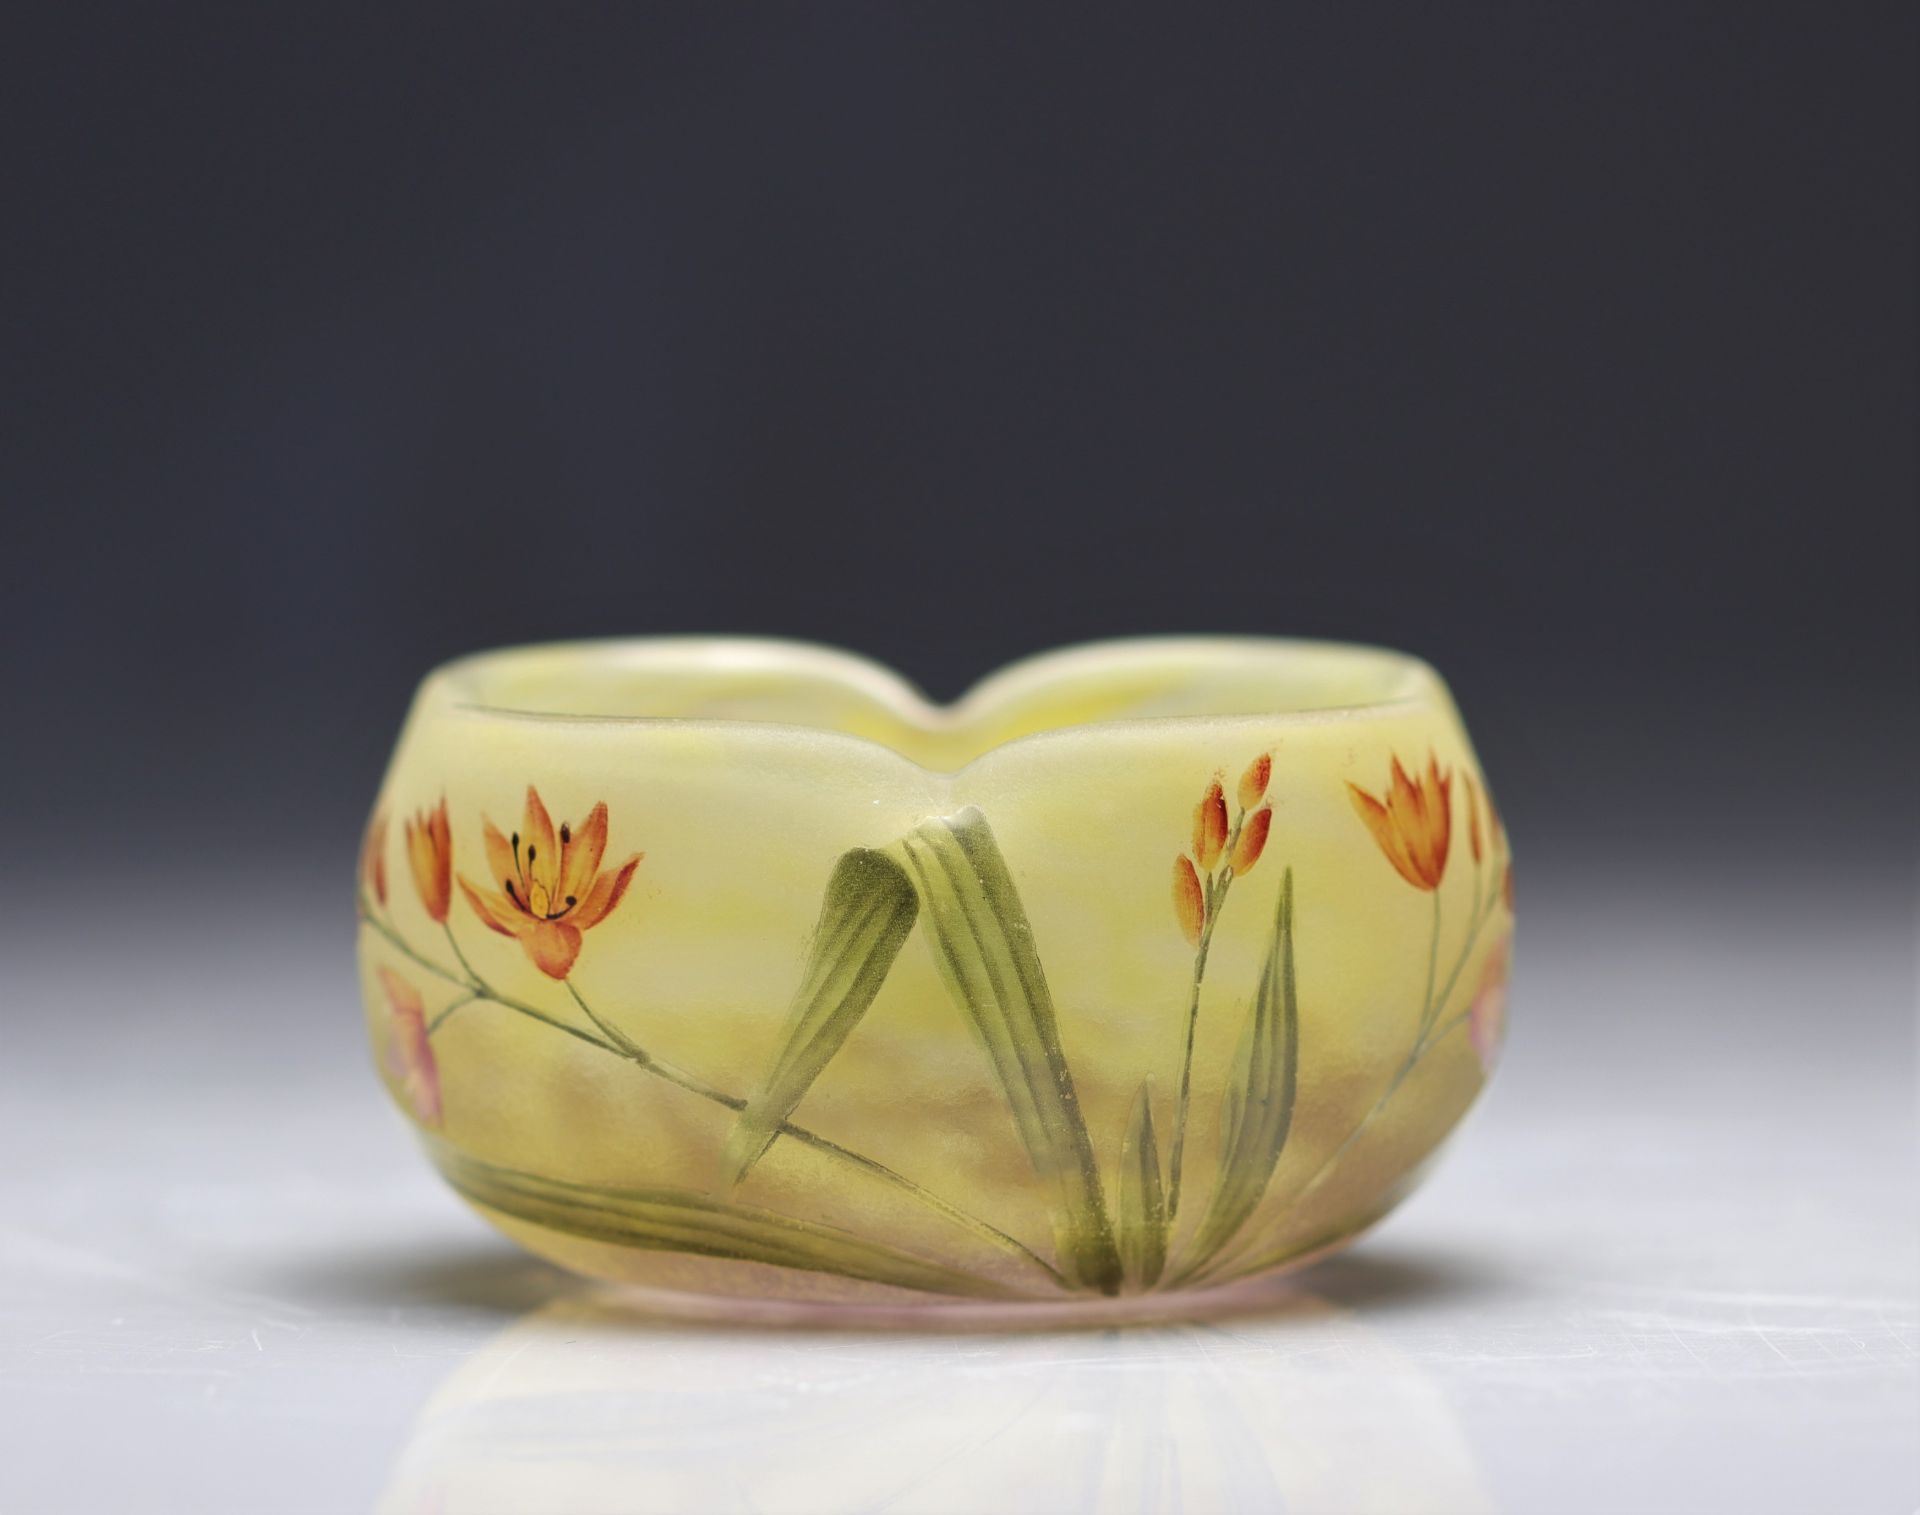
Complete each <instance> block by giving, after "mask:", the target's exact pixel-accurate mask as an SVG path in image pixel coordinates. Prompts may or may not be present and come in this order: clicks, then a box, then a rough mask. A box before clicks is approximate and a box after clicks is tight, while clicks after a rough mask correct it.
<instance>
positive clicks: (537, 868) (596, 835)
mask: <svg viewBox="0 0 1920 1515" xmlns="http://www.w3.org/2000/svg"><path fill="white" fill-rule="evenodd" d="M520 824H521V830H519V831H516V832H514V834H513V836H512V837H511V839H509V838H507V837H504V836H502V835H501V834H500V831H499V828H498V827H496V826H495V825H494V824H493V822H491V821H489V820H487V819H486V818H485V817H482V818H481V831H480V836H481V840H482V842H484V844H485V846H486V855H487V867H488V868H489V870H490V871H491V872H492V874H493V877H494V878H496V879H497V880H499V882H500V888H499V889H498V890H497V891H488V892H486V893H482V892H481V891H480V890H478V889H476V888H474V887H473V885H472V884H470V883H468V882H467V880H466V877H465V875H462V876H461V879H460V892H461V893H462V894H464V895H466V897H467V903H468V904H469V905H471V906H473V913H474V914H475V915H477V916H479V917H480V919H481V920H482V921H483V922H485V923H486V925H487V926H488V927H490V928H491V929H492V930H494V931H497V932H499V933H500V934H501V935H502V936H511V937H515V938H517V939H518V940H519V942H520V945H521V947H522V948H524V949H525V951H526V954H527V956H528V957H529V958H530V959H532V961H533V965H534V966H535V967H536V968H538V969H539V970H540V971H541V972H542V973H544V974H546V975H547V977H548V978H557V979H564V978H565V977H566V976H567V974H568V973H570V972H571V971H572V970H573V960H574V959H575V958H576V957H578V956H579V955H580V933H581V932H583V931H586V930H589V929H590V928H592V927H594V926H597V925H599V924H600V922H602V921H603V920H605V919H606V918H607V917H608V916H609V915H610V914H612V913H613V907H614V906H615V905H618V904H619V903H620V899H621V896H622V895H624V894H625V893H626V892H627V885H628V884H629V883H631V882H632V881H633V870H634V869H636V868H638V867H639V866H640V859H641V858H642V857H643V856H644V855H645V854H643V853H639V852H636V853H634V854H633V856H632V857H630V858H628V859H627V860H626V861H625V862H624V863H622V864H621V865H620V866H619V867H618V868H613V869H608V870H607V871H605V872H600V871H599V869H600V857H601V854H602V853H604V852H605V851H606V849H607V807H606V805H605V804H604V803H602V804H598V805H595V806H594V807H593V809H592V811H591V812H590V813H589V814H588V816H587V819H586V822H585V823H584V824H583V825H582V826H581V827H580V829H579V830H578V831H575V830H573V828H572V827H571V826H567V825H562V826H561V827H560V829H559V831H558V833H557V834H556V833H555V831H554V825H553V818H552V817H551V816H549V815H548V814H547V807H546V806H545V805H543V804H541V803H540V793H539V791H538V790H536V789H535V788H534V787H533V786H532V785H531V784H529V785H528V786H527V810H526V816H525V818H524V819H523V820H522V821H521V823H520Z"/></svg>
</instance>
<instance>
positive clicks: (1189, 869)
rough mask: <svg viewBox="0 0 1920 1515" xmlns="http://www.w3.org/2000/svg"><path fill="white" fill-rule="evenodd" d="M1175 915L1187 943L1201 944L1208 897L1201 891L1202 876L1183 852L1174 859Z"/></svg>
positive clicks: (1205, 921) (1191, 944)
mask: <svg viewBox="0 0 1920 1515" xmlns="http://www.w3.org/2000/svg"><path fill="white" fill-rule="evenodd" d="M1173 917H1174V919H1175V920H1177V921H1178V922H1179V923H1180V934H1181V935H1182V936H1184V937H1185V938H1186V939H1187V945H1188V946H1190V947H1197V946H1199V945H1200V928H1201V927H1203V926H1205V925H1206V923H1207V899H1206V896H1205V895H1204V894H1202V893H1201V892H1200V876H1199V875H1198V874H1197V873H1195V872H1194V871H1193V864H1192V862H1191V861H1190V860H1189V859H1188V857H1187V855H1186V854H1185V853H1184V852H1183V853H1181V854H1180V856H1179V857H1177V858H1175V859H1174V860H1173Z"/></svg>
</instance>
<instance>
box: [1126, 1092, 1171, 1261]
mask: <svg viewBox="0 0 1920 1515" xmlns="http://www.w3.org/2000/svg"><path fill="white" fill-rule="evenodd" d="M1117 1229H1118V1231H1119V1233H1120V1234H1119V1244H1120V1262H1121V1266H1122V1267H1123V1268H1124V1269H1125V1272H1126V1280H1127V1283H1128V1285H1129V1286H1130V1287H1131V1288H1134V1289H1151V1288H1152V1287H1153V1286H1154V1285H1155V1284H1156V1283H1158V1282H1159V1281H1160V1274H1161V1271H1162V1270H1163V1269H1164V1268H1165V1267H1166V1265H1167V1196H1166V1191H1165V1190H1164V1189H1163V1188H1162V1187H1161V1185H1160V1148H1159V1145H1158V1144H1157V1143H1156V1142H1155V1141H1154V1137H1153V1080H1152V1079H1147V1080H1145V1081H1144V1082H1142V1084H1141V1085H1140V1092H1139V1093H1137V1094H1135V1095H1134V1097H1133V1114H1132V1115H1131V1116H1130V1117H1129V1118H1128V1120H1127V1135H1126V1139H1125V1140H1124V1141H1122V1142H1121V1144H1120V1208H1119V1216H1118V1224H1117Z"/></svg>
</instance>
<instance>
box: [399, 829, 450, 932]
mask: <svg viewBox="0 0 1920 1515" xmlns="http://www.w3.org/2000/svg"><path fill="white" fill-rule="evenodd" d="M406 836H407V863H408V865H409V866H410V867H411V868H412V869H413V887H414V888H415V889H417V890H418V891H419V893H420V903H421V904H422V905H424V906H425V907H426V911H427V914H428V915H430V916H432V917H433V919H434V920H436V921H440V922H442V923H444V922H445V921H446V918H447V907H448V906H449V905H451V904H452V903H453V835H452V833H451V832H450V831H449V830H448V828H447V802H446V800H445V799H442V800H441V801H440V803H439V804H438V805H436V806H434V807H433V809H431V810H422V811H419V812H418V813H417V814H415V815H414V816H412V817H411V818H410V819H409V820H408V821H407V822H406Z"/></svg>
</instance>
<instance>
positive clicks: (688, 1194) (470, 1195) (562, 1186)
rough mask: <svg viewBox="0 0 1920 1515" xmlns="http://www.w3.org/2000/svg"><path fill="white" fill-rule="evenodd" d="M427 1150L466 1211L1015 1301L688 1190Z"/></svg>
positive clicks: (871, 1245) (972, 1280) (891, 1252)
mask: <svg viewBox="0 0 1920 1515" xmlns="http://www.w3.org/2000/svg"><path fill="white" fill-rule="evenodd" d="M429 1150H430V1152H431V1154H432V1156H433V1160H434V1163H435V1164H436V1165H437V1166H438V1167H439V1169H440V1171H441V1173H442V1174H444V1175H445V1176H446V1179H447V1182H448V1183H450V1184H452V1185H453V1187H454V1188H455V1189H456V1190H458V1191H459V1192H460V1193H461V1194H462V1195H464V1196H465V1197H466V1198H467V1199H469V1200H471V1201H472V1202H473V1203H474V1204H477V1205H484V1206H485V1207H486V1208H487V1209H489V1210H496V1211H498V1212H499V1213H500V1214H502V1215H510V1216H512V1217H514V1218H515V1219H516V1220H524V1221H529V1222H531V1223H533V1224H534V1225H539V1226H545V1227H547V1228H548V1229H549V1230H553V1231H559V1232H562V1233H564V1234H566V1235H568V1236H578V1237H581V1238H583V1239H585V1240H588V1241H597V1242H606V1243H609V1244H611V1245H613V1246H618V1247H633V1248H637V1249H641V1250H644V1251H651V1252H685V1253H692V1254H695V1255H697V1256H701V1257H718V1258H726V1259H729V1260H732V1261H735V1262H753V1263H767V1264H770V1265H772V1266H774V1267H778V1268H795V1269H799V1270H802V1271H805V1272H809V1273H831V1274H835V1275H837V1276H839V1277H841V1278H855V1279H860V1280H862V1281H864V1282H867V1283H877V1284H890V1285H891V1286H893V1287H894V1288H896V1289H913V1290H917V1291H919V1292H921V1293H926V1294H952V1295H961V1296H967V1297H971V1298H978V1299H1013V1298H1020V1297H1023V1296H1020V1295H1019V1294H1017V1293H1016V1292H1015V1291H1013V1290H1011V1289H1008V1288H1005V1287H1003V1286H1002V1285H999V1284H996V1283H994V1282H993V1281H992V1280H990V1279H984V1278H977V1277H975V1276H973V1275H972V1274H970V1273H964V1272H962V1271H960V1270H959V1269H957V1268H951V1267H948V1266H947V1265H946V1264H944V1263H938V1262H934V1261H931V1260H930V1259H927V1258H923V1257H917V1256H915V1255H914V1254H912V1253H910V1252H903V1251H900V1250H899V1249H898V1248H895V1247H889V1246H885V1245H882V1244H881V1243H879V1242H874V1241H868V1240H867V1239H865V1238H864V1237H860V1236H856V1235H855V1234H854V1233H852V1232H851V1231H843V1230H841V1229H840V1228H839V1227H837V1226H827V1225H822V1224H819V1223H818V1222H815V1221H804V1220H795V1219H793V1218H791V1217H789V1216H785V1215H776V1214H775V1213H773V1212H772V1211H770V1210H761V1209H757V1208H755V1207H753V1206H749V1205H741V1204H735V1203H732V1202H730V1201H727V1200H719V1199H714V1198H712V1197H711V1196H709V1195H705V1194H700V1193H697V1192H695V1191H693V1190H690V1189H672V1188H611V1187H607V1186H604V1185H600V1184H581V1183H571V1182H568V1181H566V1180H564V1179H557V1178H543V1177H541V1176H540V1175H538V1174H535V1173H527V1172H523V1171H521V1170H520V1169H517V1168H505V1167H500V1166H498V1165H496V1164H494V1163H488V1162H482V1161H480V1160H479V1159H478V1158H473V1157H468V1156H466V1155H464V1154H463V1153H460V1152H457V1151H456V1150H454V1149H453V1148H452V1147H450V1146H448V1145H447V1144H446V1143H444V1142H433V1143H430V1145H429Z"/></svg>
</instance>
